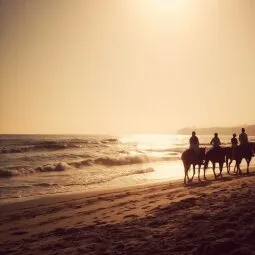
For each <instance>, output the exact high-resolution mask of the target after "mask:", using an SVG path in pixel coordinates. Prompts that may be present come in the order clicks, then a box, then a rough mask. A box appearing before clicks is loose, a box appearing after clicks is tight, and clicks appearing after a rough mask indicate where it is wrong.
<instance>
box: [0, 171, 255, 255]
mask: <svg viewBox="0 0 255 255" xmlns="http://www.w3.org/2000/svg"><path fill="white" fill-rule="evenodd" d="M0 211H1V217H0V224H1V227H0V254H211V255H216V254H232V255H237V254H255V172H254V169H253V172H251V174H250V175H249V176H247V175H243V176H241V177H236V176H233V175H231V176H227V175H225V177H224V178H220V179H218V180H212V179H210V180H208V181H202V182H201V183H198V181H197V180H194V182H193V183H191V184H189V185H187V186H184V185H183V183H182V182H173V183H163V184H154V185H148V186H141V187H136V188H129V189H122V190H115V191H108V192H105V193H102V192H101V193H100V192H97V193H88V194H71V195H62V196H52V197H45V198H40V199H36V200H31V201H25V202H17V203H13V204H7V205H2V206H1V207H0Z"/></svg>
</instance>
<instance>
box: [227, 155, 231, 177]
mask: <svg viewBox="0 0 255 255" xmlns="http://www.w3.org/2000/svg"><path fill="white" fill-rule="evenodd" d="M230 160H231V159H230ZM226 166H227V173H228V174H229V170H230V169H229V167H228V157H226Z"/></svg>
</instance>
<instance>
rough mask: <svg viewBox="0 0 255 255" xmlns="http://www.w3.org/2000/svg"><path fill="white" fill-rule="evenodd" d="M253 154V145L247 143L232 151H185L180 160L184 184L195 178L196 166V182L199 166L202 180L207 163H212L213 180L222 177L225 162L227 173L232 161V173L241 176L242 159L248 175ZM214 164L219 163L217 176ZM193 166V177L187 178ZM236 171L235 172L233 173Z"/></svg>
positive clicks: (220, 149) (202, 149) (254, 147)
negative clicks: (233, 165)
mask: <svg viewBox="0 0 255 255" xmlns="http://www.w3.org/2000/svg"><path fill="white" fill-rule="evenodd" d="M254 153H255V143H247V144H245V145H239V146H237V147H236V148H235V149H234V151H233V149H232V148H231V147H218V148H213V149H210V150H208V151H206V148H199V151H198V152H196V151H194V150H192V149H187V150H185V151H184V152H183V153H182V156H181V159H182V162H183V165H184V184H187V182H188V183H189V182H192V180H193V178H194V176H195V169H196V165H197V166H198V180H199V181H201V179H200V169H201V166H202V165H203V166H204V179H205V180H206V177H205V172H206V169H207V168H208V164H209V162H211V163H212V169H213V174H214V178H215V179H216V178H217V177H220V176H221V177H222V170H223V166H224V163H225V162H226V167H227V173H228V174H230V166H231V163H232V162H233V160H235V161H236V165H235V168H234V172H235V173H236V174H242V171H241V168H240V164H241V162H242V160H243V159H245V160H246V163H247V174H249V165H250V162H251V159H252V157H253V156H254ZM216 163H219V171H220V172H219V174H217V175H216V172H215V166H216ZM191 166H193V176H192V177H191V178H189V169H190V167H191ZM235 170H236V171H235Z"/></svg>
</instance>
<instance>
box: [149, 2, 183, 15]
mask: <svg viewBox="0 0 255 255" xmlns="http://www.w3.org/2000/svg"><path fill="white" fill-rule="evenodd" d="M150 2H151V4H152V7H153V8H155V9H159V10H160V11H167V12H178V11H180V10H181V9H182V8H183V7H184V6H185V3H186V2H187V0H150Z"/></svg>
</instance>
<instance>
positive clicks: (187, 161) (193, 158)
mask: <svg viewBox="0 0 255 255" xmlns="http://www.w3.org/2000/svg"><path fill="white" fill-rule="evenodd" d="M181 159H182V162H183V165H184V184H187V181H188V182H190V181H192V180H193V178H194V175H195V168H196V165H198V179H199V181H201V180H200V168H201V165H203V163H204V160H205V148H199V152H198V153H197V152H195V151H194V150H192V149H187V150H185V151H184V152H183V153H182V156H181ZM191 165H193V176H192V178H191V179H190V178H189V175H188V172H189V169H190V167H191ZM204 177H205V176H204ZM186 179H187V180H186Z"/></svg>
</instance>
